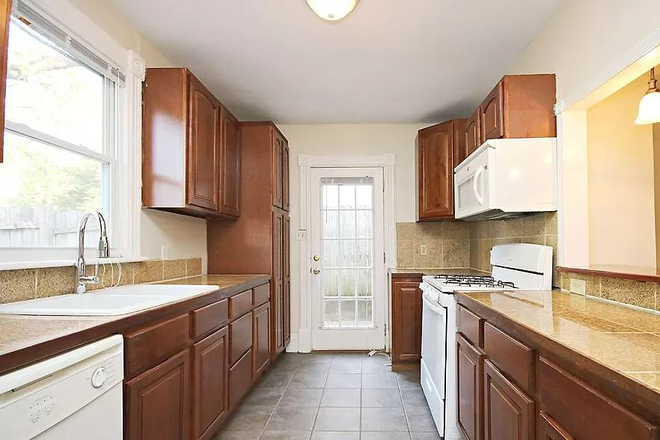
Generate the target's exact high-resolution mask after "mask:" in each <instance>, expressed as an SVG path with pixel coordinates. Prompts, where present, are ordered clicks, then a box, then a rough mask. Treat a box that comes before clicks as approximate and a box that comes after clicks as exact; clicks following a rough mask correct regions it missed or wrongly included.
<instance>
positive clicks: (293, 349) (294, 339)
mask: <svg viewBox="0 0 660 440" xmlns="http://www.w3.org/2000/svg"><path fill="white" fill-rule="evenodd" d="M298 346H299V344H298V333H291V340H290V341H289V345H287V346H286V352H287V353H298V348H299V347H298Z"/></svg>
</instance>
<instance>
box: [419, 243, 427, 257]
mask: <svg viewBox="0 0 660 440" xmlns="http://www.w3.org/2000/svg"><path fill="white" fill-rule="evenodd" d="M428 253H429V248H428V246H427V245H425V244H422V245H420V246H419V254H420V255H428Z"/></svg>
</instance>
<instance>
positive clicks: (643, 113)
mask: <svg viewBox="0 0 660 440" xmlns="http://www.w3.org/2000/svg"><path fill="white" fill-rule="evenodd" d="M657 122H660V90H658V81H657V80H656V79H655V69H651V77H650V79H649V89H648V90H647V91H646V95H644V97H643V98H642V100H641V101H640V102H639V113H638V114H637V119H636V120H635V124H637V125H647V124H655V123H657Z"/></svg>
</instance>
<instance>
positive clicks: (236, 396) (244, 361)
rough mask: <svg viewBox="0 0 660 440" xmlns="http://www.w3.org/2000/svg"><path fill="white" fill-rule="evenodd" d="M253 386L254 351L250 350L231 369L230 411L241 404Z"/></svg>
mask: <svg viewBox="0 0 660 440" xmlns="http://www.w3.org/2000/svg"><path fill="white" fill-rule="evenodd" d="M251 385H252V350H249V351H248V352H247V353H245V354H244V355H243V357H242V358H241V359H240V360H239V361H238V362H236V365H234V366H233V367H231V368H230V369H229V409H230V410H233V409H234V408H236V406H237V405H238V404H239V403H240V401H241V399H242V398H243V396H245V394H246V393H247V392H248V391H250V386H251Z"/></svg>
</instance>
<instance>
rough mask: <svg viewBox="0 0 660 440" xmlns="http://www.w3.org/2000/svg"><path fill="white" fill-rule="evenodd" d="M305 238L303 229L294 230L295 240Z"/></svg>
mask: <svg viewBox="0 0 660 440" xmlns="http://www.w3.org/2000/svg"><path fill="white" fill-rule="evenodd" d="M304 239H305V231H298V232H296V240H298V241H303V240H304Z"/></svg>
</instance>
